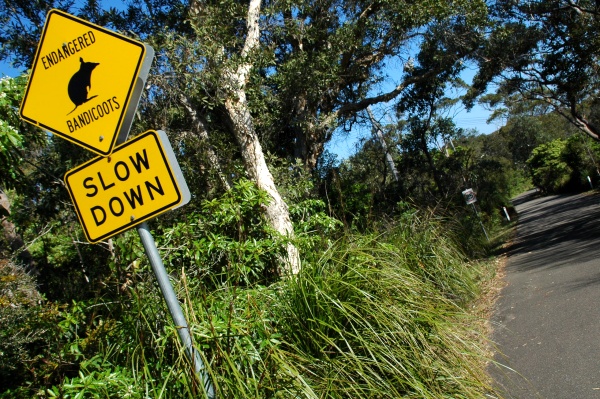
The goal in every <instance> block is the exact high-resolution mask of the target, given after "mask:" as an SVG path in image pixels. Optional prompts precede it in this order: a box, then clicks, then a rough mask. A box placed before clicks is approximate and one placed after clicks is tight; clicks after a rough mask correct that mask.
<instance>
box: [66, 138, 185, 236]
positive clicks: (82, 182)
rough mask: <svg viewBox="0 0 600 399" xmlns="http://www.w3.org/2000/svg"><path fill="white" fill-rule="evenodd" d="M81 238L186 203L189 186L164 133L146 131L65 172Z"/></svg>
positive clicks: (125, 226) (111, 230) (118, 229)
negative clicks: (79, 226)
mask: <svg viewBox="0 0 600 399" xmlns="http://www.w3.org/2000/svg"><path fill="white" fill-rule="evenodd" d="M65 182H66V183H67V189H68V190H69V194H70V195H71V199H72V200H73V203H74V205H75V210H76V211H77V216H78V217H79V221H80V222H81V225H82V226H83V230H84V232H85V235H86V238H87V239H88V241H90V242H91V243H96V242H98V241H101V240H104V239H107V238H109V237H112V236H113V235H115V234H117V233H120V232H122V231H124V230H127V229H129V228H131V227H133V226H135V225H137V224H139V223H141V222H143V221H145V220H148V219H150V218H152V217H154V216H157V215H159V214H160V213H163V212H165V211H168V210H170V209H173V208H175V207H179V206H182V205H184V204H186V203H187V202H188V201H189V199H190V194H189V189H188V187H187V184H186V183H185V180H184V178H183V175H182V174H181V169H180V168H179V164H178V163H177V160H176V158H175V154H174V153H173V150H172V148H171V145H170V143H169V140H168V138H167V135H166V134H165V133H164V132H162V131H158V132H155V131H152V130H151V131H148V132H146V133H144V134H142V135H140V136H138V137H135V138H134V139H132V140H129V141H127V142H126V143H125V144H123V145H120V146H117V147H116V148H115V151H114V152H113V153H112V154H111V155H110V156H108V157H97V158H95V159H92V160H91V161H89V162H86V163H85V164H83V165H80V166H78V167H77V168H75V169H72V170H70V171H68V172H67V173H66V175H65Z"/></svg>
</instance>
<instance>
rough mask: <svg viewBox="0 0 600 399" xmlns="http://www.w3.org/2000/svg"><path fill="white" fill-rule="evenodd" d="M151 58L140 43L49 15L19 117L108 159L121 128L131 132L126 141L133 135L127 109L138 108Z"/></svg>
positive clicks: (56, 14)
mask: <svg viewBox="0 0 600 399" xmlns="http://www.w3.org/2000/svg"><path fill="white" fill-rule="evenodd" d="M149 53H151V54H149ZM150 56H151V57H150ZM152 57H153V50H152V48H151V47H149V46H146V45H144V44H143V43H141V42H138V41H135V40H132V39H130V38H128V37H126V36H123V35H119V34H117V33H115V32H112V31H110V30H108V29H105V28H102V27H100V26H96V25H94V24H91V23H89V22H87V21H84V20H82V19H79V18H77V17H74V16H72V15H70V14H67V13H64V12H62V11H59V10H51V11H50V12H49V13H48V16H47V19H46V24H45V25H44V31H43V33H42V37H41V39H40V42H39V45H38V49H37V53H36V56H35V59H34V64H33V67H32V72H31V76H30V78H29V82H28V84H27V89H26V92H25V97H24V99H23V103H22V104H21V117H22V118H23V119H24V120H26V121H28V122H30V123H32V124H34V125H37V126H39V127H41V128H44V129H46V130H49V131H51V132H53V133H55V134H57V135H59V136H61V137H63V138H65V139H67V140H69V141H72V142H73V143H76V144H78V145H81V146H82V147H85V148H87V149H88V150H90V151H93V152H96V153H98V154H100V155H108V154H110V153H111V152H112V150H113V148H114V146H115V143H116V142H117V137H118V136H119V132H120V131H121V128H122V127H123V130H126V131H127V132H125V137H126V135H127V133H128V131H129V127H130V125H131V120H129V119H131V116H132V114H133V112H134V111H135V109H133V110H130V112H129V113H127V109H128V107H129V106H130V105H132V106H133V108H135V107H137V101H138V100H139V94H141V91H140V89H137V88H136V83H137V86H139V82H137V80H138V79H139V77H140V72H141V71H143V70H145V69H149V63H151V62H152ZM148 59H149V60H148ZM146 74H147V71H146ZM144 79H145V77H144ZM142 87H143V84H142ZM136 97H137V98H136ZM132 101H133V102H134V103H135V104H131V103H132ZM121 140H124V137H121Z"/></svg>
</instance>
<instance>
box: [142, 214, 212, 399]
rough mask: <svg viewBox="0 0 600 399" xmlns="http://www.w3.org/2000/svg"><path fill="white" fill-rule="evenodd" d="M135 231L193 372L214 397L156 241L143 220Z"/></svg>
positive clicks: (208, 378) (205, 389)
mask: <svg viewBox="0 0 600 399" xmlns="http://www.w3.org/2000/svg"><path fill="white" fill-rule="evenodd" d="M137 231H138V233H139V235H140V239H141V241H142V245H143V246H144V249H145V250H146V255H148V260H149V261H150V265H151V266H152V270H153V271H154V274H155V275H156V280H157V281H158V286H159V287H160V291H161V292H162V294H163V297H164V298H165V302H166V303H167V308H169V312H170V313H171V317H173V322H174V323H175V326H176V328H177V333H178V334H179V338H180V339H181V342H182V344H183V346H184V348H185V353H186V355H187V356H188V359H190V362H191V363H192V366H193V368H194V372H195V373H196V375H197V376H199V377H200V380H201V381H202V386H203V388H204V392H205V393H206V395H207V396H208V398H209V399H214V398H215V390H214V387H213V384H212V381H211V379H210V376H209V375H208V373H207V372H206V368H205V366H204V362H203V361H202V358H201V357H200V353H198V351H197V350H196V348H194V346H193V344H192V336H191V334H190V329H189V326H188V324H187V320H186V319H185V316H184V314H183V311H182V309H181V306H180V305H179V300H178V299H177V295H176V294H175V291H174V290H173V286H172V285H171V282H170V281H169V275H168V274H167V271H166V270H165V266H164V264H163V262H162V259H161V257H160V254H159V253H158V248H156V243H155V242H154V238H153V237H152V234H151V233H150V230H149V229H148V224H147V223H146V222H143V223H142V224H140V225H139V226H137Z"/></svg>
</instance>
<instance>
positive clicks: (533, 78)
mask: <svg viewBox="0 0 600 399" xmlns="http://www.w3.org/2000/svg"><path fill="white" fill-rule="evenodd" d="M491 16H492V18H493V20H494V28H493V30H492V31H491V33H490V34H489V35H488V36H487V43H486V45H485V46H483V50H482V51H481V53H480V58H479V65H480V70H479V73H478V74H477V76H476V78H475V81H474V90H473V91H472V93H471V94H472V95H473V96H476V95H478V94H481V93H483V92H484V91H485V90H486V88H487V87H488V85H489V83H490V82H492V81H495V82H496V83H498V84H499V91H500V93H502V94H503V95H504V96H511V95H513V94H515V93H516V94H519V97H520V98H522V99H529V100H538V101H541V102H544V103H546V104H548V105H550V106H551V107H552V109H553V110H554V111H556V112H558V113H560V114H561V115H563V116H564V117H565V118H567V119H568V120H569V121H570V122H571V123H572V124H574V125H575V126H577V127H578V128H579V129H580V130H582V131H583V132H585V133H586V134H587V135H589V136H590V137H592V138H594V139H595V140H600V124H598V123H597V122H596V121H595V119H597V118H595V117H594V115H593V114H594V112H596V111H595V108H596V107H597V96H598V92H599V90H600V74H599V72H600V70H599V69H598V57H599V56H600V20H599V18H600V4H599V3H598V2H597V1H588V0H581V1H572V0H544V1H539V0H527V1H518V2H515V1H509V0H497V1H495V2H494V3H493V6H492V7H491Z"/></svg>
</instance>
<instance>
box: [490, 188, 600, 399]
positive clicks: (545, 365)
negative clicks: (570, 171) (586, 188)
mask: <svg viewBox="0 0 600 399" xmlns="http://www.w3.org/2000/svg"><path fill="white" fill-rule="evenodd" d="M513 203H514V204H515V205H516V209H517V212H518V214H519V224H518V227H517V239H516V240H515V242H514V244H513V245H512V246H511V248H510V249H509V257H508V263H507V266H506V282H507V284H508V285H507V286H506V287H505V288H504V289H503V290H502V293H501V296H500V299H499V300H498V303H497V305H496V311H495V314H494V316H493V318H492V322H493V323H494V333H493V335H492V339H493V340H494V341H495V342H496V344H497V345H498V351H499V352H502V353H503V355H500V354H497V355H496V358H495V359H496V361H497V362H500V363H502V364H504V365H506V366H508V367H510V368H512V369H513V370H514V371H511V370H509V369H507V368H504V367H497V366H492V367H491V370H490V372H491V374H492V376H493V377H494V379H495V380H496V382H497V384H498V385H499V386H501V387H503V388H504V392H503V393H504V397H505V398H520V399H530V398H544V399H563V398H564V399H587V398H598V399H600V195H598V194H594V195H592V194H590V193H587V194H582V195H574V196H550V197H537V196H536V195H535V193H534V192H529V193H526V194H525V195H523V196H520V197H518V198H517V199H516V200H514V201H513Z"/></svg>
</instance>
